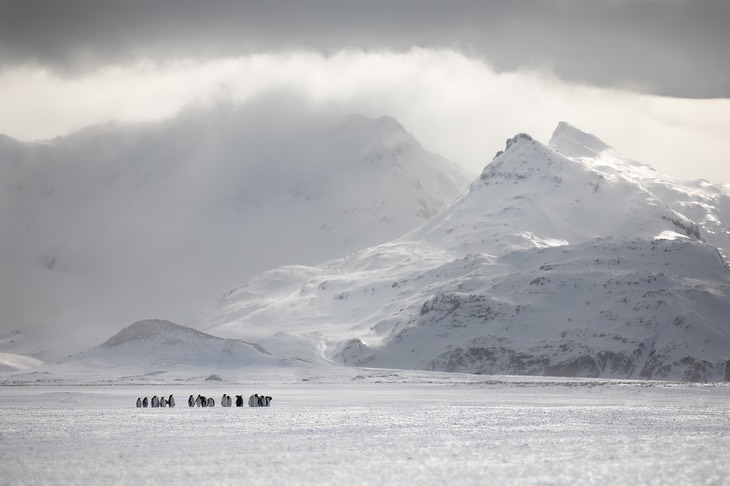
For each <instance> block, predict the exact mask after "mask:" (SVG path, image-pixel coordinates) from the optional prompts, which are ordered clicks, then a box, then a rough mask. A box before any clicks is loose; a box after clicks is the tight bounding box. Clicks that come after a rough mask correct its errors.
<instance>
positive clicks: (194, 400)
mask: <svg viewBox="0 0 730 486" xmlns="http://www.w3.org/2000/svg"><path fill="white" fill-rule="evenodd" d="M224 406H225V405H224ZM188 407H215V400H214V399H213V398H211V397H204V396H203V395H198V396H197V397H193V396H192V395H190V397H189V398H188Z"/></svg>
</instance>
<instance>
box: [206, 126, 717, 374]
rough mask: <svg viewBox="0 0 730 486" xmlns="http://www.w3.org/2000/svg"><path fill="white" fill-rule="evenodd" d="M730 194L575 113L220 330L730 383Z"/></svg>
mask: <svg viewBox="0 0 730 486" xmlns="http://www.w3.org/2000/svg"><path fill="white" fill-rule="evenodd" d="M729 196H730V191H729V190H728V187H727V186H722V185H711V184H709V183H707V182H705V181H695V182H684V181H677V180H674V179H671V178H668V177H665V176H662V175H659V174H657V173H656V172H655V171H653V170H652V169H651V168H650V167H648V166H646V165H643V164H640V163H636V162H633V161H630V160H626V159H624V158H622V157H621V156H620V154H618V153H617V152H616V151H615V150H613V149H611V148H610V147H609V146H608V145H607V144H605V143H604V142H602V141H600V140H599V139H598V138H596V137H595V136H593V135H590V134H587V133H584V132H582V131H580V130H578V129H576V128H574V127H571V126H570V125H568V124H566V123H561V124H560V125H559V126H558V127H557V129H556V130H555V133H554V135H553V137H552V140H551V141H550V144H549V146H546V145H543V144H541V143H540V142H538V141H536V140H534V139H532V138H531V137H530V136H529V135H525V134H519V135H517V136H515V137H514V138H512V139H510V140H508V141H507V144H506V147H505V150H504V151H503V152H499V153H498V154H497V156H496V157H495V159H494V160H493V161H492V162H491V163H489V164H488V165H487V166H486V168H485V169H484V172H483V173H482V174H481V176H480V177H479V178H478V179H477V180H476V181H475V182H474V183H473V184H472V185H471V186H470V188H469V190H468V192H467V193H466V194H465V195H464V196H463V197H462V198H460V199H459V200H457V201H456V202H455V203H454V204H452V205H451V206H449V207H448V208H446V209H445V210H444V211H442V212H441V213H439V214H438V215H437V216H435V217H434V218H432V219H431V220H429V221H428V222H426V223H424V224H423V225H422V226H421V227H419V228H417V229H415V230H414V231H412V232H410V233H408V234H406V235H405V236H402V237H401V238H398V239H396V240H393V241H391V242H389V243H385V244H381V245H377V246H374V247H371V248H368V249H365V250H360V251H357V252H354V253H352V254H351V255H349V256H347V257H345V258H343V259H339V260H334V261H331V262H328V263H326V264H322V265H318V266H315V267H281V268H278V269H275V270H272V271H268V272H265V273H262V274H260V275H258V276H256V277H254V278H253V279H251V280H250V281H249V282H248V283H247V284H246V285H244V286H243V287H241V288H240V289H238V290H237V291H234V292H232V293H229V294H227V295H226V296H224V298H223V299H221V301H220V302H219V306H218V309H217V311H216V312H215V313H214V314H213V315H212V316H211V318H210V320H209V326H210V327H209V329H208V332H210V333H212V334H214V335H219V336H225V337H237V338H241V339H247V340H252V341H255V342H258V343H259V344H260V345H262V346H265V347H266V348H267V349H270V350H272V352H275V353H277V352H280V351H281V352H283V353H284V354H288V355H290V356H293V355H301V356H310V355H312V354H319V355H321V356H322V357H324V358H328V359H332V360H334V361H336V362H339V363H342V364H345V365H354V366H370V367H393V368H408V369H427V370H443V371H464V372H476V373H490V374H493V373H494V374H501V373H506V374H533V375H543V374H544V375H558V376H587V377H613V378H639V379H641V378H647V379H671V380H690V381H717V380H722V379H724V378H725V376H726V368H727V365H726V362H727V361H728V360H730V322H728V320H727V316H728V315H730V271H729V270H728V264H727V261H726V258H725V256H726V255H727V254H728V251H729V250H730V236H729V233H728V231H727V229H726V228H728V227H729V226H728V224H727V222H728V221H730V218H729V216H730V212H728V211H729V210H730V205H729V203H730V199H729Z"/></svg>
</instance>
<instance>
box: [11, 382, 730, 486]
mask: <svg viewBox="0 0 730 486" xmlns="http://www.w3.org/2000/svg"><path fill="white" fill-rule="evenodd" d="M352 373H353V374H352V375H349V373H348V374H336V375H330V376H317V375H311V376H308V377H305V378H302V377H297V378H296V379H281V378H282V377H279V378H275V377H274V378H270V379H266V378H265V379H263V380H260V381H247V382H244V381H240V382H233V381H224V382H215V383H211V382H206V381H197V382H184V383H183V382H179V381H177V382H169V383H163V382H158V383H155V384H153V385H152V384H147V385H145V384H130V385H122V384H117V385H94V384H91V385H87V386H76V385H63V386H47V385H42V386H2V387H0V436H1V437H2V440H0V457H2V461H0V478H2V479H1V480H0V482H2V483H3V484H85V483H87V482H88V483H94V484H139V483H140V482H145V483H149V482H152V481H164V482H166V483H167V484H182V483H188V484H189V483H190V482H191V481H192V482H200V481H206V482H214V483H216V484H232V483H239V484H240V483H244V484H246V483H248V482H249V481H255V482H257V483H259V484H447V483H452V482H453V483H454V484H457V483H458V484H461V485H464V484H528V485H529V484H730V463H729V462H728V461H727V458H728V457H730V407H729V406H728V404H729V403H730V386H728V384H725V383H714V384H707V385H698V384H682V383H668V382H643V381H616V380H592V379H561V378H533V377H505V376H489V377H487V376H479V375H465V374H446V373H428V372H403V371H389V370H372V369H371V370H362V369H361V370H352ZM348 375H349V376H348ZM170 393H174V394H175V397H176V401H177V407H175V408H173V409H169V408H165V409H159V408H157V409H152V408H147V409H137V408H135V406H134V403H135V401H136V399H137V397H138V396H148V397H151V396H152V395H158V396H160V395H168V394H170ZM191 393H192V394H198V393H201V394H204V395H206V396H212V397H214V398H215V399H216V403H217V404H218V403H219V401H220V396H221V395H222V394H223V393H228V394H231V395H236V394H244V395H245V396H248V395H249V394H252V393H265V394H269V395H272V396H273V397H274V400H273V402H272V405H271V407H270V408H248V407H245V408H235V407H233V408H221V407H220V406H219V405H216V407H215V408H207V409H205V408H192V409H191V408H188V407H187V403H186V402H187V397H188V395H190V394H191Z"/></svg>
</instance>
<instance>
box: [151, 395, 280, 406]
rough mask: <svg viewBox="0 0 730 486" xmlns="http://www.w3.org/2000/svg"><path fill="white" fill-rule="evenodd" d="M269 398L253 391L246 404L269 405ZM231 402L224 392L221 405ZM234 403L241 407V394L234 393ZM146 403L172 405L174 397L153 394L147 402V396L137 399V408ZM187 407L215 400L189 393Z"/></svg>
mask: <svg viewBox="0 0 730 486" xmlns="http://www.w3.org/2000/svg"><path fill="white" fill-rule="evenodd" d="M271 400H272V398H271V397H270V396H264V395H259V394H258V393H255V394H253V395H251V396H250V397H248V406H249V407H268V406H270V405H271ZM233 402H234V400H233V399H232V398H231V396H230V395H227V394H225V393H224V394H223V396H222V397H221V407H232V406H233ZM235 403H236V407H243V404H244V401H243V395H236V400H235ZM148 404H149V406H150V407H152V408H159V407H163V408H164V407H174V406H175V399H174V398H173V397H172V395H170V396H169V397H168V398H165V397H162V398H158V397H157V395H155V396H154V397H152V399H151V400H150V401H149V402H148V401H147V397H144V398H138V399H137V408H147V406H148ZM188 407H215V400H214V399H213V398H211V397H204V396H203V395H198V396H197V397H195V396H193V395H190V397H189V398H188Z"/></svg>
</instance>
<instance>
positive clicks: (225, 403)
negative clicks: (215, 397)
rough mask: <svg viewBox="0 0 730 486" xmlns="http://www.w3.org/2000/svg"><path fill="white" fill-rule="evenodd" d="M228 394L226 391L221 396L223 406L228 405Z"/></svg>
mask: <svg viewBox="0 0 730 486" xmlns="http://www.w3.org/2000/svg"><path fill="white" fill-rule="evenodd" d="M226 396H227V395H226V394H225V393H224V394H223V396H222V397H221V407H227V406H228V405H227V403H228V402H227V400H226Z"/></svg>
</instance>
